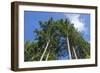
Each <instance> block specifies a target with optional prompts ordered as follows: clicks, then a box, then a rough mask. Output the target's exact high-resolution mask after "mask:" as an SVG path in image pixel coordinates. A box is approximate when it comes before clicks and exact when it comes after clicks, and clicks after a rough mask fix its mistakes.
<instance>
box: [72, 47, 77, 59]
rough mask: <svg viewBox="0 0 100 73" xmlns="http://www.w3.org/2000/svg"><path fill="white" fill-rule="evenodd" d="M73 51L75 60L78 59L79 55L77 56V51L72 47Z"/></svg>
mask: <svg viewBox="0 0 100 73" xmlns="http://www.w3.org/2000/svg"><path fill="white" fill-rule="evenodd" d="M72 49H73V52H74V56H75V59H78V57H77V54H76V51H75V48H74V47H72Z"/></svg>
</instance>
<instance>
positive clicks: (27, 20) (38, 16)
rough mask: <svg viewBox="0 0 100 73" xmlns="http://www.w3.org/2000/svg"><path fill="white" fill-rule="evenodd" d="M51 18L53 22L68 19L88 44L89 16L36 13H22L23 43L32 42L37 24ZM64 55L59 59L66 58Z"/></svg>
mask: <svg viewBox="0 0 100 73" xmlns="http://www.w3.org/2000/svg"><path fill="white" fill-rule="evenodd" d="M51 17H53V19H54V20H58V19H61V18H63V19H66V18H67V19H69V20H70V21H71V23H74V27H75V28H76V29H77V30H78V31H79V32H81V34H82V36H83V38H84V39H85V40H86V41H88V42H89V41H90V14H82V13H78V14H77V13H63V12H37V11H24V41H27V40H30V41H32V40H34V39H35V37H36V34H35V33H33V31H34V30H35V29H40V26H39V23H38V22H39V21H47V20H48V19H49V18H51ZM63 53H64V52H63ZM65 55H66V56H65ZM65 55H64V57H60V59H66V58H68V56H67V54H65Z"/></svg>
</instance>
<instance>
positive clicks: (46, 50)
mask: <svg viewBox="0 0 100 73" xmlns="http://www.w3.org/2000/svg"><path fill="white" fill-rule="evenodd" d="M49 43H50V40H49V41H48V42H47V44H46V47H45V49H44V51H43V54H42V56H41V58H40V61H42V59H43V57H44V55H45V53H46V51H47V48H48V46H49Z"/></svg>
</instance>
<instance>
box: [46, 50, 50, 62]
mask: <svg viewBox="0 0 100 73" xmlns="http://www.w3.org/2000/svg"><path fill="white" fill-rule="evenodd" d="M49 54H50V51H49V52H48V54H47V56H46V61H47V60H48V57H49Z"/></svg>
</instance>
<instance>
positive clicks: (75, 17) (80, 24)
mask: <svg viewBox="0 0 100 73" xmlns="http://www.w3.org/2000/svg"><path fill="white" fill-rule="evenodd" d="M64 15H65V16H66V17H67V18H68V19H69V20H70V21H71V23H73V24H74V27H75V28H76V29H77V30H78V31H80V32H85V31H86V27H85V23H84V19H81V18H80V14H64Z"/></svg>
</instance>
